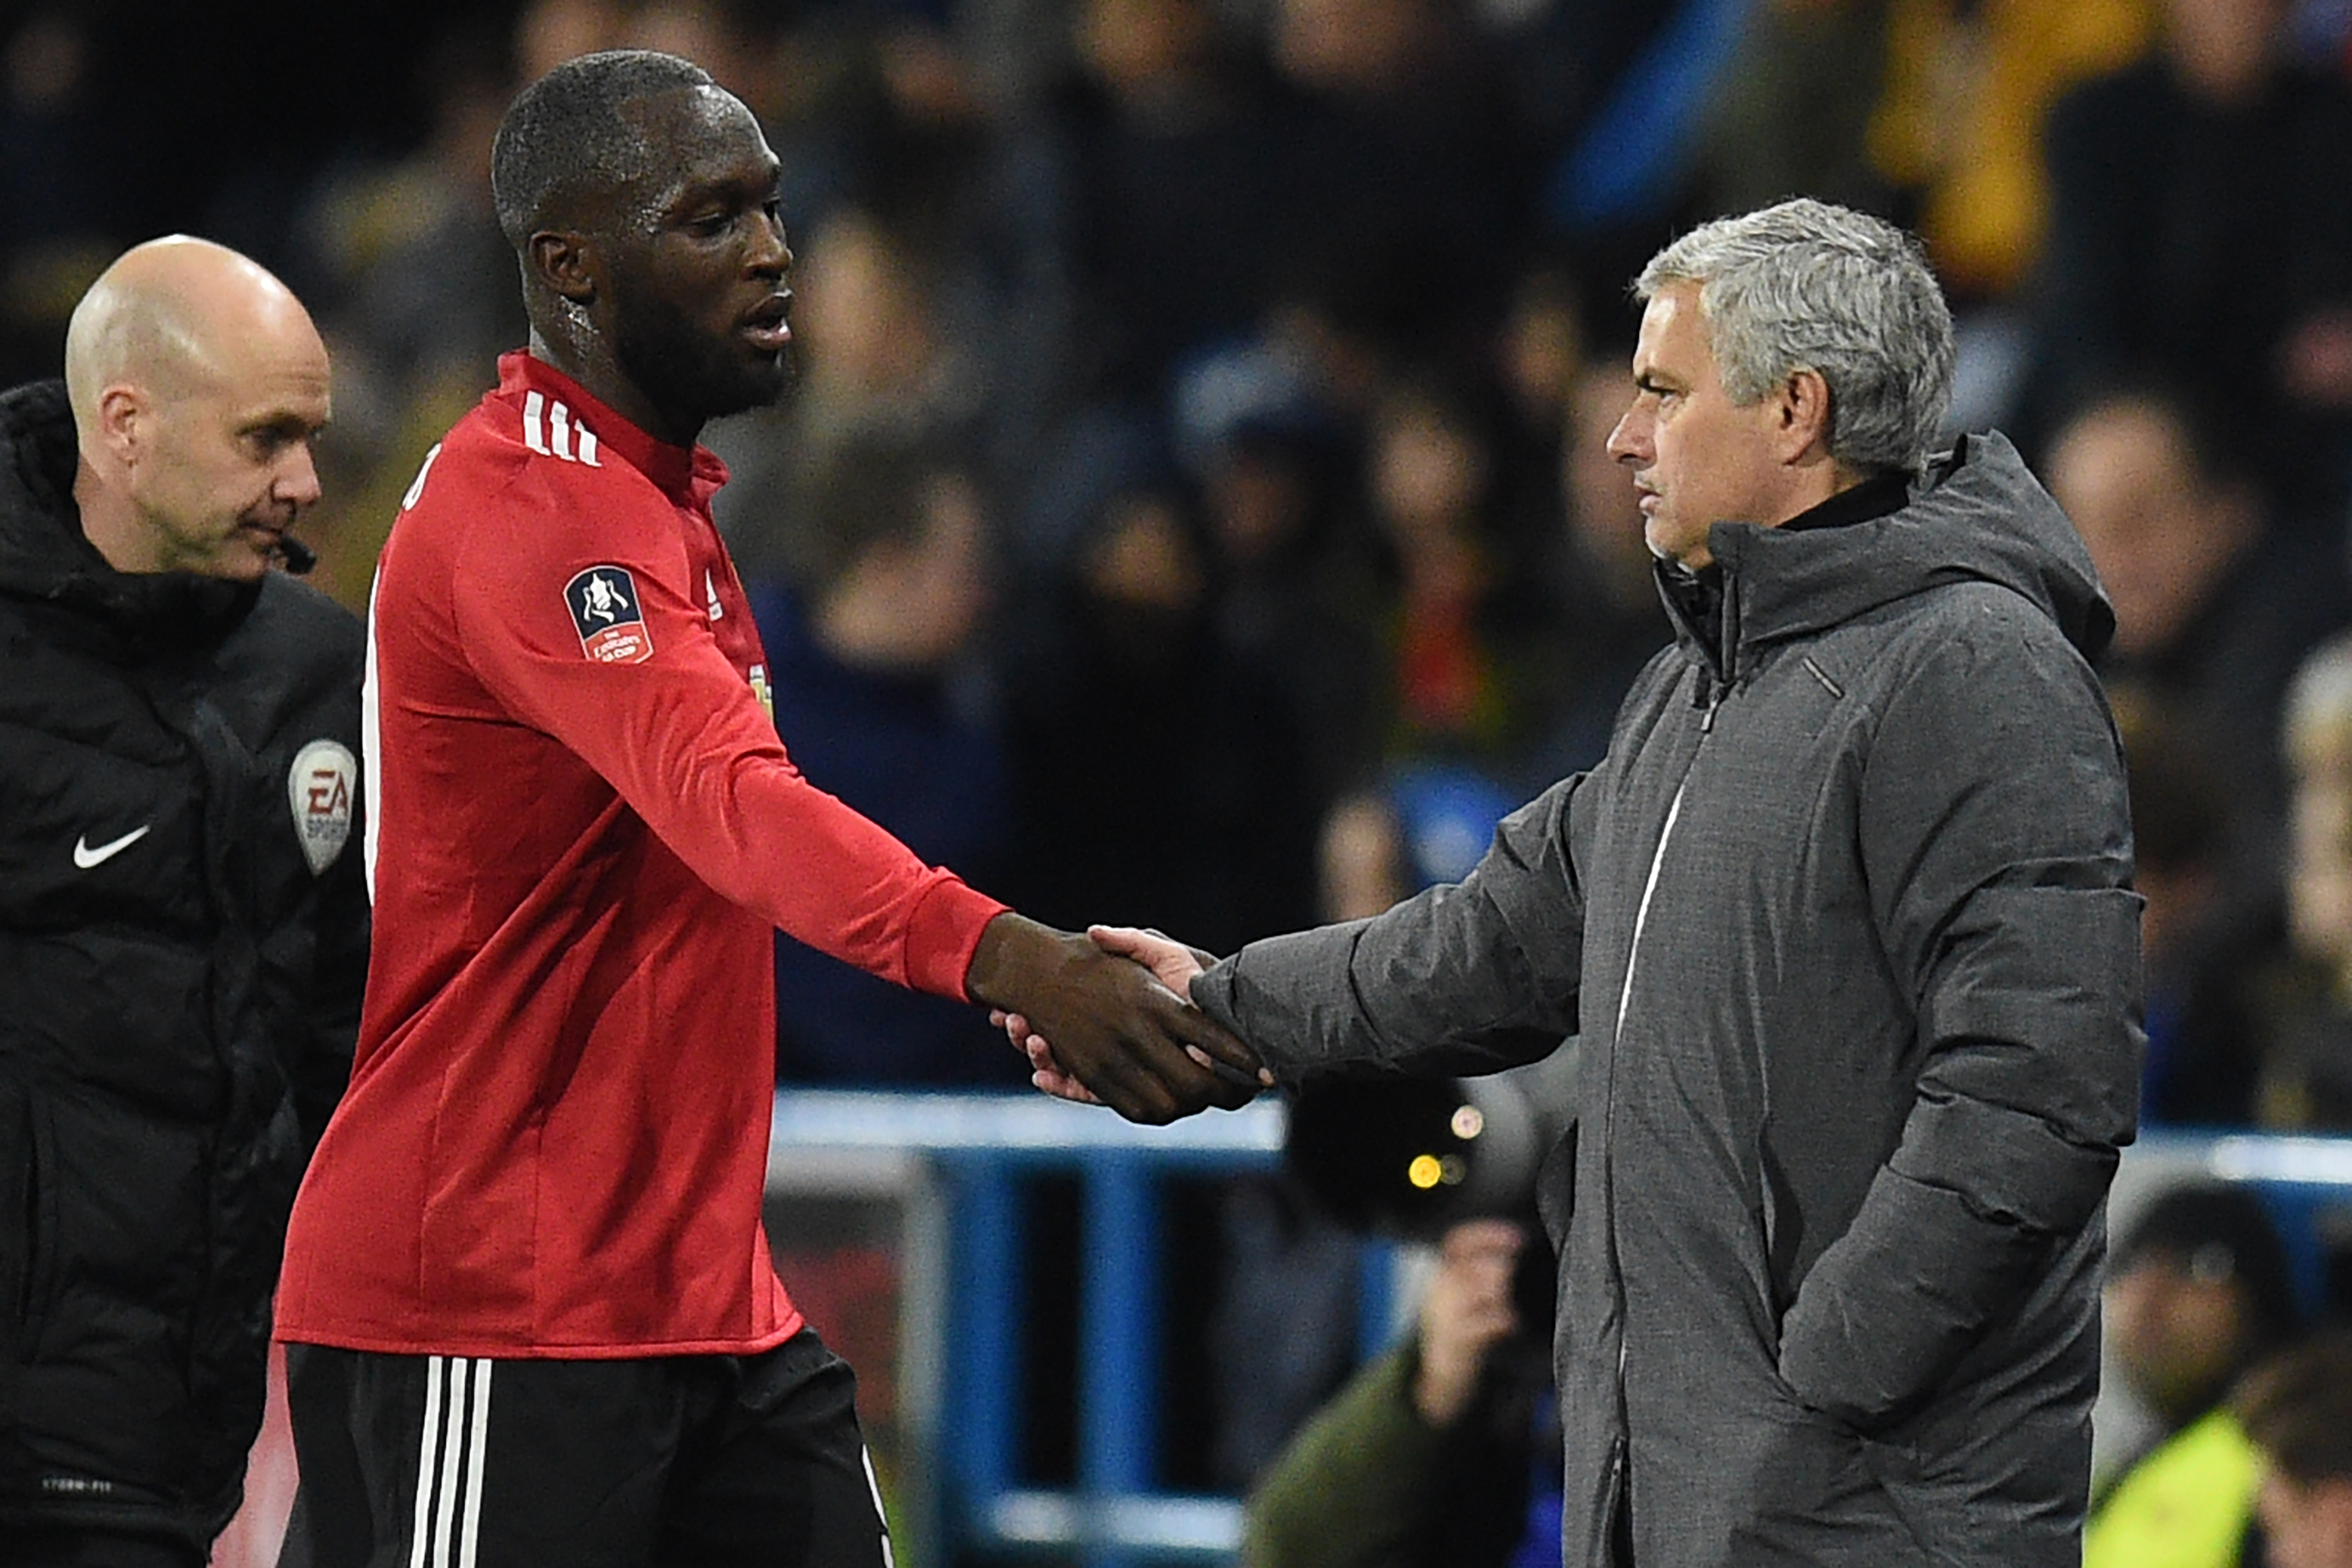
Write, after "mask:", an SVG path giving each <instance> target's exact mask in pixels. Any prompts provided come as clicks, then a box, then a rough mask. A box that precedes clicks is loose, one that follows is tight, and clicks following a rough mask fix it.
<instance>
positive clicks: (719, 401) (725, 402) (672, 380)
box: [613, 308, 794, 424]
mask: <svg viewBox="0 0 2352 1568" xmlns="http://www.w3.org/2000/svg"><path fill="white" fill-rule="evenodd" d="M613 355H614V359H615V361H617V362H618V363H619V365H620V368H621V372H622V374H625V375H626V376H627V377H628V378H629V380H630V382H631V383H632V384H634V385H635V387H636V388H637V390H638V391H640V392H642V393H644V394H645V395H646V397H647V398H648V399H650V400H651V401H652V403H653V405H654V406H655V407H656V408H661V409H665V410H674V411H677V412H679V413H683V414H688V415H691V416H693V418H694V420H695V422H696V423H697V424H701V423H705V422H707V421H709V420H712V419H723V418H725V417H726V416H729V415H730V414H741V413H744V412H745V411H747V410H750V409H753V408H765V407H767V406H768V405H771V404H772V403H775V402H776V401H777V400H779V399H780V398H782V396H783V395H784V393H785V392H786V390H787V389H789V388H790V387H791V385H792V384H793V372H794V364H793V351H792V346H791V345H790V344H786V345H785V347H784V349H783V351H782V353H778V354H776V355H775V356H774V357H772V358H759V357H755V356H752V355H751V354H749V353H747V352H745V351H744V349H743V346H742V344H741V343H740V342H739V341H737V340H736V338H735V337H734V335H733V334H732V333H730V334H728V335H726V336H724V337H713V336H712V335H711V334H710V333H709V332H708V331H704V330H703V329H701V328H700V327H698V326H696V325H695V324H694V323H693V322H691V321H688V320H687V319H686V318H685V317H684V316H683V315H682V314H680V313H678V312H677V311H674V310H668V309H667V308H662V309H660V310H653V311H648V312H646V313H644V314H643V315H641V316H640V317H638V318H637V319H636V320H635V322H634V324H633V325H631V326H630V327H628V328H626V329H625V330H623V331H616V332H615V333H614V338H613Z"/></svg>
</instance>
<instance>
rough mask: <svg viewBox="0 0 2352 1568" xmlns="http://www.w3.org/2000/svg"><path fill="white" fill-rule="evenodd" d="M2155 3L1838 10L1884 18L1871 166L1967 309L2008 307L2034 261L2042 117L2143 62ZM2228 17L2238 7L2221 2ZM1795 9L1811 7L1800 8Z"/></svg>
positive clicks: (2056, 202)
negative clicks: (2088, 86) (1907, 208)
mask: <svg viewBox="0 0 2352 1568" xmlns="http://www.w3.org/2000/svg"><path fill="white" fill-rule="evenodd" d="M2158 3H2160V0H1986V3H1982V4H1979V3H1975V0H1843V4H1832V5H1830V6H1829V7H1827V8H1829V9H1832V10H1855V9H1860V10H1863V11H1864V12H1867V11H1870V10H1874V9H1875V10H1879V11H1881V12H1883V20H1882V23H1881V26H1883V28H1884V32H1883V35H1882V38H1883V48H1884V51H1885V52H1884V55H1883V58H1882V72H1881V75H1880V78H1879V87H1880V93H1879V98H1878V100H1877V105H1876V108H1875V110H1874V111H1873V113H1872V115H1871V118H1870V125H1869V132H1868V142H1869V153H1870V159H1871V163H1873V165H1874V167H1875V168H1876V169H1877V171H1878V172H1879V173H1880V174H1882V175H1883V176H1884V177H1885V179H1886V180H1888V181H1889V182H1891V183H1892V184H1893V186H1894V188H1895V191H1897V192H1899V193H1901V195H1902V196H1903V198H1904V200H1905V201H1906V203H1907V204H1908V205H1911V206H1912V207H1913V208H1915V209H1916V212H1917V213H1918V216H1919V234H1920V237H1921V238H1922V239H1924V240H1926V241H1927V255H1928V257H1929V258H1931V259H1932V260H1934V262H1935V263H1936V270H1937V275H1938V276H1939V277H1941V278H1942V279H1943V280H1944V286H1945V288H1947V289H1950V290H1951V291H1952V293H1953V294H1954V295H1955V297H1956V298H1957V299H1958V300H1959V301H1960V302H1961V308H1962V310H1963V311H1965V310H1966V309H1967V308H1968V307H1969V306H1974V305H1979V304H1983V303H1986V302H1989V301H1994V300H2006V299H2008V298H2009V297H2010V296H2011V295H2012V294H2013V293H2014V292H2015V291H2016V290H2017V289H2018V288H2019V287H2020V286H2021V284H2022V283H2023V282H2024V281H2025V279H2026V278H2027V276H2028V274H2029V273H2030V272H2031V270H2032V267H2033V264H2034V261H2035V258H2037V257H2038V256H2039V255H2040V254H2041V250H2042V240H2043V236H2044V234H2045V233H2046V232H2047V228H2048V225H2049V223H2050V220H2051V215H2052V213H2053V208H2063V205H2064V204H2065V203H2067V202H2068V201H2071V200H2072V199H2074V196H2075V195H2076V194H2077V193H2075V192H2074V191H2072V190H2061V191H2057V192H2053V190H2052V189H2051V183H2050V175H2049V173H2048V172H2047V170H2046V168H2045V158H2044V153H2043V140H2044V137H2045V135H2046V131H2045V125H2046V123H2047V120H2048V116H2049V113H2050V110H2051V106H2052V105H2053V103H2055V102H2056V101H2058V100H2060V99H2061V98H2063V96H2064V95H2065V93H2066V92H2067V91H2068V90H2069V89H2072V88H2073V87H2074V86H2075V85H2076V84H2077V83H2079V82H2082V81H2084V80H2085V79H2090V78H2093V77H2099V76H2105V75H2107V74H2108V73H2110V72H2114V71H2117V70H2121V69H2122V68H2125V67H2126V66H2128V65H2130V64H2131V63H2132V62H2133V61H2134V60H2137V59H2138V58H2140V57H2141V56H2143V55H2144V54H2146V53H2147V49H2148V46H2149V41H2150V37H2151V35H2152V34H2153V32H2154V24H2155V16H2154V12H2155V8H2156V5H2158ZM2222 3H2224V4H2236V3H2237V0H2222ZM1790 8H1793V9H1797V10H1799V11H1803V10H1806V9H1808V8H1809V7H1808V6H1807V5H1805V4H1804V0H1797V3H1796V4H1795V5H1793V6H1792V7H1790Z"/></svg>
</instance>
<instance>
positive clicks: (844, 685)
mask: <svg viewBox="0 0 2352 1568" xmlns="http://www.w3.org/2000/svg"><path fill="white" fill-rule="evenodd" d="M810 496H811V499H812V502H813V505H814V510H813V512H812V513H811V514H810V515H809V516H807V517H806V518H805V519H804V520H803V523H802V527H801V531H800V532H799V533H798V534H797V535H796V536H795V538H794V540H793V547H794V548H793V552H792V553H793V568H792V570H791V571H790V573H789V574H788V575H784V576H777V577H770V578H766V579H758V580H752V581H750V582H748V583H747V584H746V591H747V593H748V594H749V595H750V598H751V613H752V616H753V617H754V619H755V620H756V621H757V622H758V624H759V627H760V640H761V645H762V646H763V647H765V648H766V649H767V652H768V668H767V689H768V691H769V694H770V695H771V697H772V700H773V701H774V704H775V714H776V728H777V730H778V731H779V732H780V733H782V734H787V735H790V736H791V737H792V738H793V761H794V762H795V763H798V764H799V766H800V769H801V771H802V772H803V773H804V774H806V775H807V777H808V779H809V781H810V782H811V783H813V784H815V785H817V787H819V788H820V789H823V790H824V791H826V792H827V793H828V794H831V795H838V796H839V797H840V798H841V799H842V800H843V801H844V802H845V803H846V804H847V805H851V806H853V807H855V808H856V810H858V811H859V812H861V813H863V814H864V815H865V816H867V817H870V818H871V819H872V820H873V821H875V822H877V823H878V824H879V825H881V826H883V827H884V828H886V829H887V830H888V831H889V832H890V833H891V834H892V835H893V836H894V837H897V838H898V840H899V841H900V842H902V843H904V844H905V845H906V846H907V847H908V848H910V849H912V850H914V851H915V853H916V854H918V855H919V856H921V857H922V858H924V859H926V860H928V861H929V862H930V863H932V864H933V865H942V866H957V867H964V868H969V869H970V874H971V876H972V878H973V879H975V880H978V881H980V882H982V884H986V883H988V882H990V881H992V880H995V879H998V877H999V874H1000V873H1001V872H1003V870H1004V861H1005V851H1006V843H1005V840H1006V837H1007V834H1008V831H1009V822H1008V816H1007V804H1006V795H1005V760H1004V756H1003V752H1002V749H1001V747H1000V744H999V742H998V737H997V732H996V729H995V721H994V715H993V714H992V713H991V712H990V711H988V710H987V708H986V700H985V698H984V696H983V695H982V693H981V692H980V691H979V690H978V689H977V687H978V685H979V679H978V678H979V676H980V673H981V672H980V670H979V669H978V668H977V665H976V663H975V661H974V658H973V654H974V649H973V642H974V633H975V631H976V630H977V628H978V626H979V625H980V623H981V620H982V616H984V615H985V614H986V612H987V608H988V603H989V595H990V572H989V564H988V561H989V542H990V523H989V519H988V515H987V509H986V502H985V500H984V498H983V497H982V494H981V491H980V487H979V485H978V484H977V483H976V481H975V480H974V479H973V476H972V474H971V470H970V469H969V468H967V467H965V466H964V465H962V464H961V463H960V462H958V461H956V460H955V459H954V458H951V457H950V456H948V455H947V454H945V453H942V452H940V451H939V450H937V449H935V448H931V447H925V446H923V445H921V444H920V443H919V442H918V441H914V440H910V439H908V438H906V437H892V436H888V435H880V434H877V435H873V436H868V437H864V438H861V439H858V440H855V441H853V442H851V443H850V444H849V445H848V446H846V447H844V448H843V449H841V450H840V451H838V452H836V453H835V454H833V455H832V458H831V460H830V461H829V462H828V463H827V465H826V467H825V468H824V472H823V474H822V475H821V476H820V477H819V480H818V482H817V483H816V484H815V485H814V486H813V487H812V488H811V490H810ZM776 1031H777V1033H776V1038H777V1056H776V1069H777V1076H778V1078H779V1079H782V1080H785V1081H789V1082H795V1083H812V1082H843V1083H893V1084H904V1085H908V1086H914V1085H924V1084H930V1085H943V1084H982V1083H993V1084H997V1085H1000V1086H1003V1087H1016V1088H1017V1087H1019V1086H1020V1085H1021V1084H1022V1082H1023V1077H1022V1074H1021V1073H1020V1072H1019V1070H1018V1068H1019V1061H1018V1058H1013V1057H1011V1056H1010V1055H1009V1053H1007V1052H1005V1051H1003V1050H1002V1049H1001V1048H995V1047H998V1046H999V1044H1000V1042H999V1041H998V1039H997V1038H996V1037H995V1035H994V1032H993V1031H992V1030H990V1029H989V1028H988V1027H987V1023H986V1020H985V1019H983V1018H982V1017H981V1016H980V1015H978V1014H977V1013H975V1012H974V1011H973V1010H972V1009H971V1008H970V1007H966V1006H960V1005H956V1004H954V1003H952V1002H948V1001H945V1000H943V999H941V998H940V997H936V996H925V995H922V994H919V993H916V992H911V991H908V990H905V989H903V988H901V987H899V986H896V985H892V984H887V982H885V981H882V980H879V979H877V978H876V977H875V976H873V975H871V974H868V973H865V972H864V971H863V970H859V969H855V968H852V967H851V966H849V965H847V964H845V963H839V962H837V961H835V960H834V959H831V958H828V957H826V956H825V955H824V954H823V953H820V952H816V951H815V950H814V949H813V948H810V947H806V946H804V945H803V944H802V943H800V942H794V941H793V940H792V939H791V938H790V937H785V936H781V935H780V936H779V937H778V939H777V943H776Z"/></svg>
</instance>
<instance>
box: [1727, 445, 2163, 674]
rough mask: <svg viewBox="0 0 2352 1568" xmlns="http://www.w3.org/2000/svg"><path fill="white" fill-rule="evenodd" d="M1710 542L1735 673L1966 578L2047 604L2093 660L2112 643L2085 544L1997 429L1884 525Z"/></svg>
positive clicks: (1879, 521)
mask: <svg viewBox="0 0 2352 1568" xmlns="http://www.w3.org/2000/svg"><path fill="white" fill-rule="evenodd" d="M1708 544H1709V548H1710V549H1711V550H1712V552H1713V553H1714V555H1715V558H1716V559H1717V561H1718V562H1720V563H1722V564H1723V568H1724V578H1725V593H1726V598H1727V635H1728V636H1729V637H1730V638H1731V640H1732V642H1733V644H1734V648H1733V654H1732V664H1733V667H1734V668H1739V667H1741V666H1744V665H1745V664H1746V662H1747V660H1746V658H1744V657H1743V656H1744V654H1745V652H1746V651H1747V650H1748V649H1750V648H1757V647H1763V646H1764V645H1766V644H1769V643H1771V642H1776V641H1780V640H1782V639H1785V638H1789V637H1803V636H1808V635H1811V634H1812V633H1816V632H1820V631H1822V630H1825V629H1827V628H1828V627H1831V626H1839V625H1843V623H1845V622H1847V621H1850V620H1853V618H1854V617H1856V616H1862V615H1866V614H1868V613H1869V612H1871V611H1873V610H1874V609H1877V608H1878V607H1879V606H1881V605H1886V604H1891V603H1893V602H1894V601H1895V600H1897V599H1902V598H1906V597H1908V596H1909V595H1914V594H1919V593H1925V592H1927V590H1929V589H1931V588H1937V587H1941V586H1945V585H1947V584H1953V583H1961V582H1969V581H1978V582H1989V583H1997V584H2000V585H2001V586H2002V587H2004V588H2008V589H2010V590H2011V591H2012V592H2014V593H2016V594H2018V595H2021V597H2023V598H2025V599H2027V600H2028V601H2030V602H2031V603H2032V604H2034V605H2038V606H2039V607H2040V608H2041V610H2042V613H2043V614H2044V615H2046V616H2049V617H2050V618H2051V619H2052V620H2053V622H2055V623H2056V624H2057V626H2058V627H2059V629H2060V630H2061V631H2062V632H2063V633H2064V634H2065V637H2066V640H2067V641H2069V642H2071V643H2073V644H2074V647H2076V648H2077V649H2079V650H2080V651H2081V653H2082V655H2083V657H2084V658H2086V659H2088V658H2095V657H2096V655H2097V654H2098V652H2099V650H2100V649H2102V648H2104V647H2106V645H2107V641H2108V639H2109V638H2110V637H2113V636H2114V635H2115V629H2116V616H2115V611H2114V609H2113V608H2112V607H2110V606H2109V605H2108V604H2107V596H2106V594H2105V591H2104V590H2103V589H2101V587H2100V586H2099V579H2098V574H2097V573H2096V572H2095V570H2094V569H2093V568H2092V565H2091V555H2090V552H2089V551H2088V550H2086V549H2085V548H2084V544H2083V541H2082V537H2081V536H2080V535H2079V534H2077V533H2076V532H2075V531H2074V524H2073V523H2072V522H2069V521H2067V519H2066V514H2065V513H2064V512H2063V511H2061V510H2059V508H2058V503H2057V502H2056V501H2055V500H2052V499H2051V496H2050V492H2049V491H2048V490H2046V489H2042V482H2041V481H2040V480H2039V479H2035V478H2034V477H2033V474H2032V471H2031V470H2030V469H2028V468H2026V466H2025V461H2024V459H2023V458H2020V457H2019V456H2018V453H2017V448H2016V447H2013V446H2011V444H2010V441H2009V438H2008V437H2005V436H2002V435H2000V434H1999V433H1998V432H1993V433H1988V434H1984V435H1976V436H1965V437H1961V438H1960V440H1959V442H1958V444H1957V445H1956V446H1954V447H1953V448H1952V450H1951V451H1950V452H1948V453H1946V454H1944V455H1943V456H1942V457H1940V458H1936V459H1935V460H1934V461H1932V462H1931V463H1930V464H1929V465H1928V468H1927V472H1926V473H1925V474H1923V475H1922V476H1920V478H1919V479H1917V480H1916V481H1915V482H1914V483H1913V485H1912V487H1911V499H1910V500H1909V502H1908V503H1907V504H1906V505H1905V506H1904V507H1903V509H1902V510H1899V511H1895V512H1892V513H1890V514H1888V515H1887V516H1885V517H1881V518H1874V519H1871V520H1869V521H1864V522H1856V523H1851V524H1848V525H1846V526H1844V527H1838V528H1813V529H1797V530H1784V529H1778V528H1760V527H1758V526H1755V525H1754V524H1750V523H1718V524H1717V526H1716V528H1715V529H1714V531H1712V533H1710V535H1709V536H1708ZM1734 617H1736V618H1734Z"/></svg>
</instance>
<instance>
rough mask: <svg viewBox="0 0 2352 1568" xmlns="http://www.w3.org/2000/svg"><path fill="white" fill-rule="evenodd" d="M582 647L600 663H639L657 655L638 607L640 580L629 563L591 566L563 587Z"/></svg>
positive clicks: (590, 656) (573, 624) (651, 637)
mask: <svg viewBox="0 0 2352 1568" xmlns="http://www.w3.org/2000/svg"><path fill="white" fill-rule="evenodd" d="M563 602H564V605H566V607H568V608H569V609H570V610H571V611H572V626H573V627H574V628H575V629H576V630H577V631H578V632H579V633H580V650H581V651H582V652H583V653H584V654H586V655H587V656H588V657H589V658H592V659H593V660H595V661H596V662H597V663H598V664H637V663H640V662H642V661H643V660H646V659H648V658H652V657H653V655H654V639H653V634H652V633H651V632H648V631H647V630H646V617H645V616H644V615H643V614H642V613H641V612H640V611H639V610H638V608H637V580H636V579H635V577H632V576H630V575H629V573H628V568H626V567H625V566H591V567H590V568H588V570H587V571H585V572H583V573H582V574H580V575H578V576H577V577H574V578H573V579H572V582H571V583H570V584H569V585H568V586H566V587H565V588H564V590H563Z"/></svg>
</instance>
